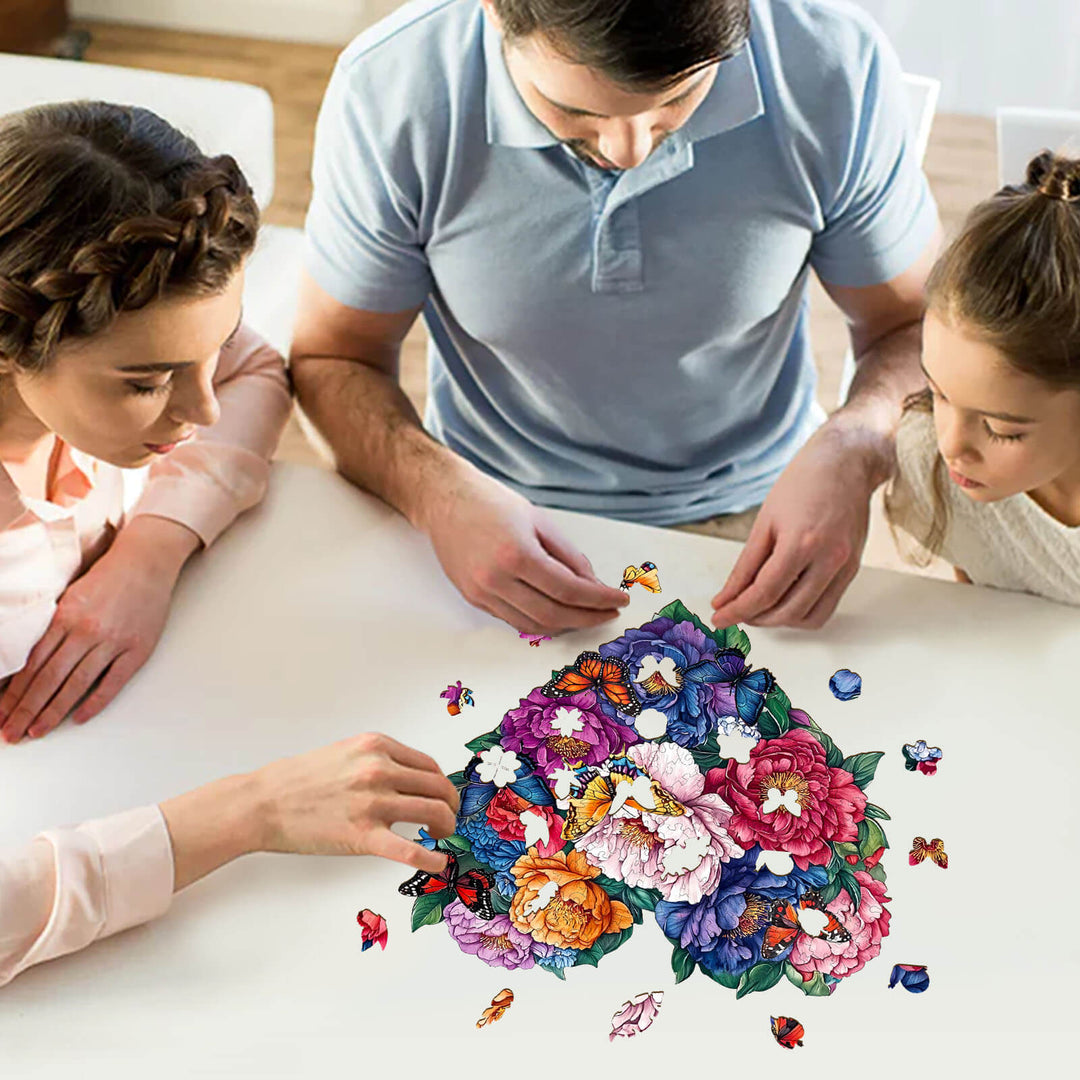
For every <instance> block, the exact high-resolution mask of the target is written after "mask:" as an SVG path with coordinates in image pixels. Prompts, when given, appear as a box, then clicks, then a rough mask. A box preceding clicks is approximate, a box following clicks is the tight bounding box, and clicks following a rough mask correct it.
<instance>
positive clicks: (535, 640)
mask: <svg viewBox="0 0 1080 1080" xmlns="http://www.w3.org/2000/svg"><path fill="white" fill-rule="evenodd" d="M518 637H519V638H524V639H525V640H526V641H527V642H528V643H529V644H530V645H531V646H533V647H534V648H537V649H538V648H540V642H541V641H550V640H551V638H550V637H548V635H547V634H518Z"/></svg>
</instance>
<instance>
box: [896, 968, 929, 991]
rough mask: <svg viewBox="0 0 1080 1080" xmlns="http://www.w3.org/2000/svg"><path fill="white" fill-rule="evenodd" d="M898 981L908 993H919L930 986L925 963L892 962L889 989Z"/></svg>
mask: <svg viewBox="0 0 1080 1080" xmlns="http://www.w3.org/2000/svg"><path fill="white" fill-rule="evenodd" d="M897 983H899V984H900V985H901V986H902V987H903V988H904V989H905V990H907V991H908V993H911V994H921V993H922V992H923V991H924V990H926V989H928V988H929V986H930V976H929V974H928V973H927V970H926V965H925V964H893V969H892V974H891V975H890V976H889V989H890V990H891V989H892V988H893V987H894V986H895V985H896V984H897Z"/></svg>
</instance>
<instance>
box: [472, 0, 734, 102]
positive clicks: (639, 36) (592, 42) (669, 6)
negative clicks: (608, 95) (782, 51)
mask: <svg viewBox="0 0 1080 1080" xmlns="http://www.w3.org/2000/svg"><path fill="white" fill-rule="evenodd" d="M492 3H493V5H494V8H495V11H496V13H497V14H498V16H499V20H500V21H501V22H502V26H503V32H504V33H505V35H506V37H507V38H508V39H509V40H511V41H513V40H514V39H515V38H523V37H527V36H528V35H530V34H533V33H540V34H542V35H543V36H544V37H545V38H547V40H548V41H549V42H550V43H551V45H552V46H554V47H555V48H556V49H558V50H559V52H561V53H562V54H563V55H565V56H566V57H567V58H568V59H570V60H572V61H574V62H575V63H579V64H584V65H586V66H587V67H590V68H594V69H596V70H597V71H599V72H601V73H602V74H604V75H605V76H607V77H608V78H609V79H610V80H611V81H612V82H616V83H619V84H621V85H623V86H628V87H634V88H657V89H660V88H663V87H664V86H666V85H669V84H671V83H674V82H677V81H678V80H679V79H681V78H684V77H685V76H686V75H687V74H689V73H691V72H693V71H695V70H697V69H698V68H701V67H704V66H706V65H707V64H711V63H714V62H715V61H717V60H723V59H725V58H726V57H729V56H731V55H733V54H734V53H736V52H738V51H739V50H740V49H741V48H742V47H743V45H744V44H745V43H746V39H747V38H748V37H749V36H750V0H492Z"/></svg>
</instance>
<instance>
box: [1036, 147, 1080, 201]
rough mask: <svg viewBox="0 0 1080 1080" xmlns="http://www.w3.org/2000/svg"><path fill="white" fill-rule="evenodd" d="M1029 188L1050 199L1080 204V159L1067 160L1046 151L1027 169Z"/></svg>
mask: <svg viewBox="0 0 1080 1080" xmlns="http://www.w3.org/2000/svg"><path fill="white" fill-rule="evenodd" d="M1027 182H1028V186H1029V187H1031V188H1034V189H1035V190H1036V191H1038V192H1039V194H1040V195H1045V196H1046V197H1047V198H1049V199H1061V200H1062V201H1063V202H1080V158H1067V157H1062V156H1060V155H1058V154H1054V153H1052V152H1051V151H1049V150H1044V151H1043V152H1042V153H1041V154H1039V156H1038V157H1036V158H1033V159H1032V160H1031V162H1030V163H1029V164H1028V169H1027Z"/></svg>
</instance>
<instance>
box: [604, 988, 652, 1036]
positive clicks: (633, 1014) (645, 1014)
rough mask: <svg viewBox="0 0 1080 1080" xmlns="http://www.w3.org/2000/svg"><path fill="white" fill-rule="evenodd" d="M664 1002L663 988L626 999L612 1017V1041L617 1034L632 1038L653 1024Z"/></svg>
mask: <svg viewBox="0 0 1080 1080" xmlns="http://www.w3.org/2000/svg"><path fill="white" fill-rule="evenodd" d="M663 1003H664V991H663V990H651V991H649V993H647V994H638V995H637V997H632V998H631V999H630V1000H629V1001H624V1002H623V1004H622V1006H621V1007H620V1009H619V1011H618V1012H617V1013H616V1014H615V1015H614V1016H613V1017H612V1018H611V1033H610V1034H609V1035H608V1040H609V1041H610V1042H614V1041H615V1037H616V1036H621V1037H623V1038H627V1039H628V1038H631V1037H632V1036H634V1035H639V1034H640V1033H641V1032H643V1031H644V1030H645V1029H646V1028H648V1027H651V1026H652V1022H653V1021H654V1020H655V1019H656V1016H657V1014H658V1013H659V1012H660V1006H661V1005H662V1004H663Z"/></svg>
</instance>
